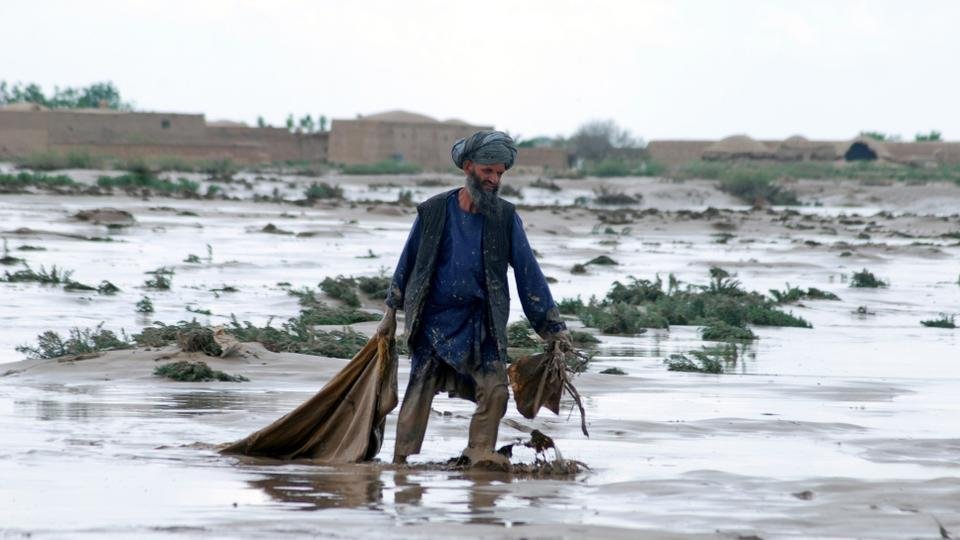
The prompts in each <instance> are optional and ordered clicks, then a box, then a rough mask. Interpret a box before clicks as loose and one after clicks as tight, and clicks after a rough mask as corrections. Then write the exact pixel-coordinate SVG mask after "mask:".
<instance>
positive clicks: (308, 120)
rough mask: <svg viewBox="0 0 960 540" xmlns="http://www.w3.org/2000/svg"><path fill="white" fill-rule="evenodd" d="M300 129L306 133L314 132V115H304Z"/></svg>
mask: <svg viewBox="0 0 960 540" xmlns="http://www.w3.org/2000/svg"><path fill="white" fill-rule="evenodd" d="M299 130H300V131H302V132H304V133H312V132H313V117H312V116H310V115H309V114H305V115H303V117H302V118H301V119H300V125H299Z"/></svg>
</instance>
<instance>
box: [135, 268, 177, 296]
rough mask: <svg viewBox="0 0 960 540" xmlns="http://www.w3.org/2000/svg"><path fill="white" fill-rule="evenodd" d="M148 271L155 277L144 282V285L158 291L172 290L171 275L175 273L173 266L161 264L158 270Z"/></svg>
mask: <svg viewBox="0 0 960 540" xmlns="http://www.w3.org/2000/svg"><path fill="white" fill-rule="evenodd" d="M146 273H147V274H151V275H152V276H153V277H152V278H150V279H148V280H146V281H144V282H143V286H144V287H146V288H148V289H154V290H157V291H168V290H170V285H171V284H172V280H171V279H170V277H171V276H172V275H173V274H174V272H173V269H172V268H167V267H165V266H161V267H160V268H157V269H156V270H151V271H149V272H146Z"/></svg>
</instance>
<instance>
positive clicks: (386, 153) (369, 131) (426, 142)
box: [328, 111, 568, 170]
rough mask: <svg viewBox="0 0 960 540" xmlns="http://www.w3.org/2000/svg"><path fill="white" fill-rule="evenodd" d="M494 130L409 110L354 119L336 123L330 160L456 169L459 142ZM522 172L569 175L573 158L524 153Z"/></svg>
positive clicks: (553, 152) (552, 152) (550, 151)
mask: <svg viewBox="0 0 960 540" xmlns="http://www.w3.org/2000/svg"><path fill="white" fill-rule="evenodd" d="M485 129H486V130H489V129H493V127H491V126H481V125H472V124H468V123H466V122H464V121H462V120H455V119H454V120H443V121H441V120H437V119H435V118H431V117H429V116H426V115H423V114H418V113H412V112H407V111H388V112H383V113H378V114H371V115H368V116H360V117H357V118H355V119H352V120H343V119H334V120H333V122H332V123H331V127H330V146H329V154H328V155H329V159H330V161H331V162H333V163H337V164H342V165H358V164H373V163H379V162H383V161H397V162H405V163H413V164H416V165H419V166H421V167H424V168H427V169H438V170H444V169H450V168H452V167H453V163H452V162H451V161H450V147H451V146H453V143H454V142H456V140H457V139H461V138H463V137H467V136H469V135H471V134H473V133H474V132H476V131H478V130H485ZM516 166H517V167H518V168H531V169H552V170H565V169H567V168H568V165H567V154H566V152H565V151H564V150H561V149H555V148H521V149H520V151H519V154H518V156H517V164H516Z"/></svg>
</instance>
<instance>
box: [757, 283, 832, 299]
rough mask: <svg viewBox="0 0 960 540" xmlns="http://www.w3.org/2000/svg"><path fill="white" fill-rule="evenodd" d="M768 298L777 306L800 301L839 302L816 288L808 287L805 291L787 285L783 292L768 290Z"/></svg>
mask: <svg viewBox="0 0 960 540" xmlns="http://www.w3.org/2000/svg"><path fill="white" fill-rule="evenodd" d="M770 296H771V297H773V299H774V300H776V302H777V303H778V304H789V303H793V302H799V301H800V300H840V297H839V296H837V295H835V294H833V293H832V292H827V291H822V290H820V289H818V288H816V287H808V288H807V290H803V289H802V288H800V287H791V286H790V284H789V283H787V288H786V289H785V290H783V291H778V290H776V289H770Z"/></svg>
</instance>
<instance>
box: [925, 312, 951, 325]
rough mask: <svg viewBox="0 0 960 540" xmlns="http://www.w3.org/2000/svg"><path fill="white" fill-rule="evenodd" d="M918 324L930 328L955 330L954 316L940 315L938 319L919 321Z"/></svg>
mask: <svg viewBox="0 0 960 540" xmlns="http://www.w3.org/2000/svg"><path fill="white" fill-rule="evenodd" d="M920 324H922V325H924V326H927V327H930V328H956V327H957V319H956V316H954V315H947V314H946V313H941V314H940V317H939V318H937V319H929V320H925V321H920Z"/></svg>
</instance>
